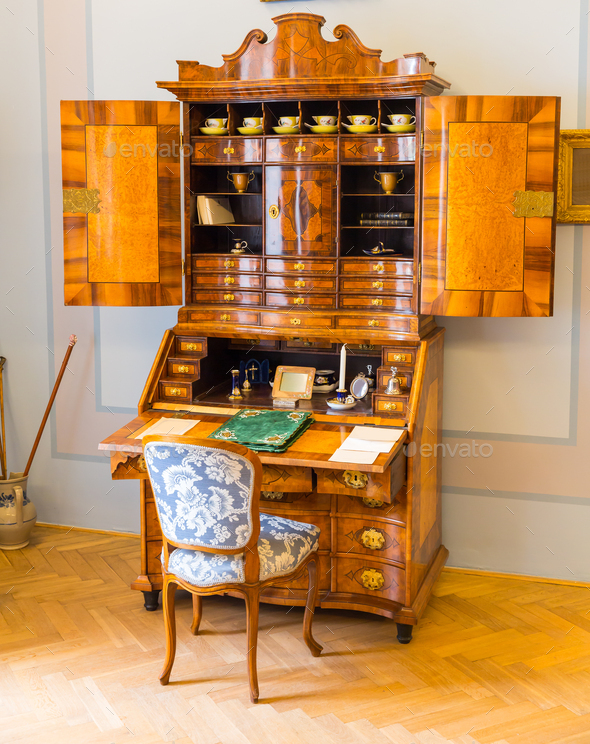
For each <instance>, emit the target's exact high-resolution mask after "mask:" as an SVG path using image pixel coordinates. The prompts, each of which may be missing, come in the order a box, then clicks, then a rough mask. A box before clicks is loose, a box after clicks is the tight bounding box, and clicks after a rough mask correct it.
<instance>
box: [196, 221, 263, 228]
mask: <svg viewBox="0 0 590 744" xmlns="http://www.w3.org/2000/svg"><path fill="white" fill-rule="evenodd" d="M193 227H262V223H261V222H219V223H217V224H216V225H205V224H201V223H199V222H195V223H193Z"/></svg>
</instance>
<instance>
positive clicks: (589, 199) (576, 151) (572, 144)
mask: <svg viewBox="0 0 590 744" xmlns="http://www.w3.org/2000/svg"><path fill="white" fill-rule="evenodd" d="M557 222H558V223H559V224H566V225H568V224H569V225H575V224H577V225H587V224H590V129H564V130H562V131H561V132H560V136H559V177H558V183H557Z"/></svg>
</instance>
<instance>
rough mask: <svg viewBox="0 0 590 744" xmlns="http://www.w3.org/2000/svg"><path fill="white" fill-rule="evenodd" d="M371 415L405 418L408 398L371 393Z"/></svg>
mask: <svg viewBox="0 0 590 744" xmlns="http://www.w3.org/2000/svg"><path fill="white" fill-rule="evenodd" d="M373 413H380V414H381V415H383V416H397V417H401V418H405V417H406V416H407V413H408V397H407V395H406V396H404V395H383V394H380V393H373Z"/></svg>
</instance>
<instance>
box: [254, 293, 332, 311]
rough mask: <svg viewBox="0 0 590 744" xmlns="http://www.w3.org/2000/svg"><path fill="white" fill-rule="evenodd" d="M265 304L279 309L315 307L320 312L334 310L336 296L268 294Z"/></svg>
mask: <svg viewBox="0 0 590 744" xmlns="http://www.w3.org/2000/svg"><path fill="white" fill-rule="evenodd" d="M265 298H266V300H265V304H266V305H271V306H273V305H274V306H277V307H285V306H291V307H313V308H318V309H319V310H333V309H334V308H335V307H336V295H335V294H334V295H316V294H313V293H312V292H310V293H309V294H306V295H296V294H292V293H291V292H285V293H280V292H267V293H266V295H265Z"/></svg>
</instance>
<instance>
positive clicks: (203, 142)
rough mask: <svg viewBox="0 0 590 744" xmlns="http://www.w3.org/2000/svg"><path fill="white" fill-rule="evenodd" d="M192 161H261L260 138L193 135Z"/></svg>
mask: <svg viewBox="0 0 590 744" xmlns="http://www.w3.org/2000/svg"><path fill="white" fill-rule="evenodd" d="M192 143H193V162H194V163H203V162H209V163H261V162H262V139H259V138H256V137H194V138H193V140H192Z"/></svg>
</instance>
